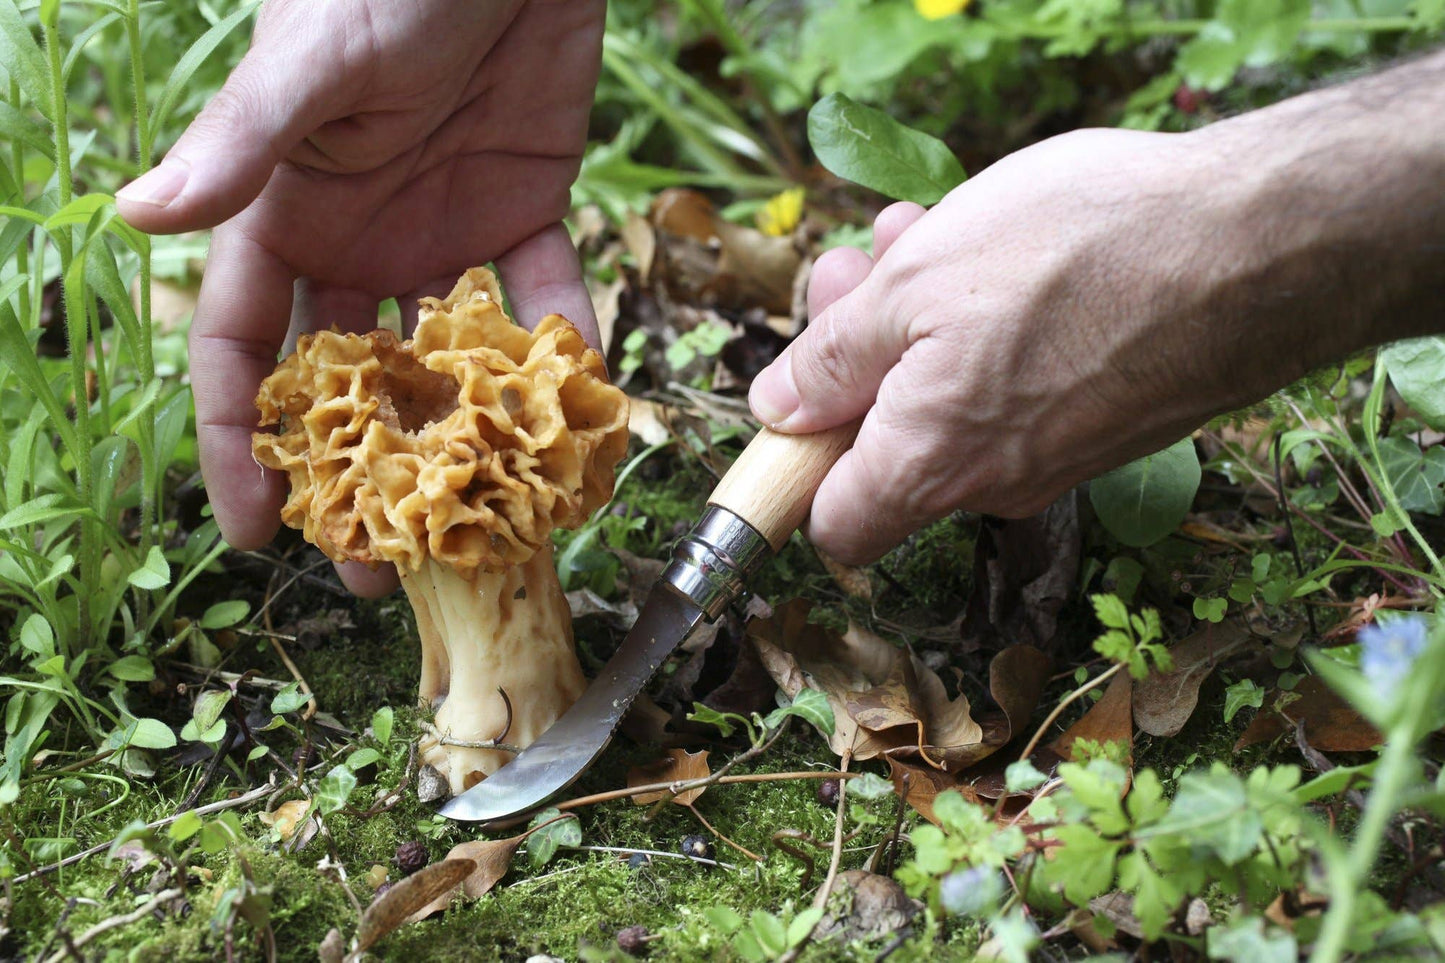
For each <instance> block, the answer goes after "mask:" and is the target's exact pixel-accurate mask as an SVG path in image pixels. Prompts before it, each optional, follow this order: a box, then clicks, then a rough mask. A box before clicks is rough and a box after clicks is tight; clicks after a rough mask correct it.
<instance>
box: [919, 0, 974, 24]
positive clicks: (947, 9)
mask: <svg viewBox="0 0 1445 963" xmlns="http://www.w3.org/2000/svg"><path fill="white" fill-rule="evenodd" d="M969 3H970V0H913V9H915V10H917V11H918V13H919V15H920V16H921V17H923V19H925V20H942V19H943V18H944V17H951V16H953V15H954V14H958V13H962V12H963V11H964V10H966V9H967V8H968V5H969Z"/></svg>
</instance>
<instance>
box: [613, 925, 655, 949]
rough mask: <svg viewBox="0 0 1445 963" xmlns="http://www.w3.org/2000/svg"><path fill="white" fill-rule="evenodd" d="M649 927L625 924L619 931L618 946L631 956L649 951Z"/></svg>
mask: <svg viewBox="0 0 1445 963" xmlns="http://www.w3.org/2000/svg"><path fill="white" fill-rule="evenodd" d="M648 935H649V934H648V932H647V927H645V926H625V927H623V928H622V929H620V930H618V931H617V948H618V949H619V950H621V951H622V952H624V953H626V954H628V955H629V956H641V955H642V954H643V953H645V952H646V951H647V940H648Z"/></svg>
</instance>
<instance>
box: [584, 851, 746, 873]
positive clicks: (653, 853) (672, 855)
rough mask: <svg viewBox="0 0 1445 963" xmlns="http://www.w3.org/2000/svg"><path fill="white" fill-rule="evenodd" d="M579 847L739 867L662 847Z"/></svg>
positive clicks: (730, 867)
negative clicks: (666, 849)
mask: <svg viewBox="0 0 1445 963" xmlns="http://www.w3.org/2000/svg"><path fill="white" fill-rule="evenodd" d="M576 848H577V849H580V850H584V851H586V852H589V853H618V854H626V855H628V856H635V855H637V854H639V853H640V854H641V855H643V856H666V857H667V858H668V859H685V860H687V861H688V862H689V863H702V864H703V865H704V866H716V867H718V868H719V869H737V867H736V866H734V865H733V864H732V863H724V862H721V861H720V860H716V859H704V858H702V857H701V856H684V855H683V854H682V853H668V852H663V851H662V850H660V849H628V848H627V847H625V846H578V847H576Z"/></svg>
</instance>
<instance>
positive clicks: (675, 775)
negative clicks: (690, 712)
mask: <svg viewBox="0 0 1445 963" xmlns="http://www.w3.org/2000/svg"><path fill="white" fill-rule="evenodd" d="M707 756H708V751H707V750H706V749H700V750H698V751H697V752H688V751H687V750H686V749H669V750H667V756H666V758H663V759H659V760H657V761H656V762H650V763H647V764H645V765H641V766H633V767H632V768H631V769H629V770H627V788H629V789H632V788H634V787H636V786H649V785H652V784H654V783H660V782H669V783H675V782H691V781H692V780H694V779H706V778H707V777H708V776H710V775H711V774H712V769H711V768H710V767H709V766H708V764H707ZM706 789H707V787H706V786H699V787H697V788H696V789H689V790H688V791H687V792H684V793H678V794H677V795H676V796H673V797H672V801H673V802H675V803H677V804H678V805H679V806H691V805H692V803H693V801H694V800H696V799H697V797H698V796H701V795H702V794H703V792H704V791H705V790H706ZM665 798H667V793H666V792H665V791H663V790H658V791H657V792H645V793H640V794H638V795H636V796H633V797H632V801H633V802H634V803H636V804H637V805H639V806H646V805H649V804H651V803H655V802H657V801H658V800H659V799H665Z"/></svg>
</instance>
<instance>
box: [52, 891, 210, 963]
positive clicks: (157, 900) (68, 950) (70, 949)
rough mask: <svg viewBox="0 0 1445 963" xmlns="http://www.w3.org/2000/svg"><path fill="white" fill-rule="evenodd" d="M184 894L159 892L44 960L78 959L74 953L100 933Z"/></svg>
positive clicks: (132, 919)
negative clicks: (72, 957)
mask: <svg viewBox="0 0 1445 963" xmlns="http://www.w3.org/2000/svg"><path fill="white" fill-rule="evenodd" d="M184 892H185V891H184V890H180V889H166V890H161V891H160V892H159V893H157V894H156V895H155V897H154V898H153V899H151V900H150V901H149V902H148V903H146V904H145V905H144V906H140V907H137V908H136V909H134V910H131V911H130V912H129V913H126V914H125V915H124V916H112V917H111V918H110V919H108V920H102V921H100V922H99V923H96V924H95V925H94V926H92V927H91V928H90V929H88V930H86V931H85V932H84V933H81V934H80V935H79V936H77V937H76V938H75V939H73V940H67V941H66V945H65V948H64V949H61V950H57V951H56V952H55V953H54V954H53V955H52V956H51V957H50V958H49V959H48V960H46V963H60V961H61V960H63V959H65V958H66V957H67V956H75V957H77V958H79V953H77V952H76V951H77V950H79V949H80V948H81V947H82V946H84V945H85V944H87V943H89V942H90V941H91V940H93V939H95V938H96V937H97V936H100V935H101V934H102V933H108V932H110V931H111V930H113V929H116V928H117V927H121V926H129V925H130V924H132V923H134V922H136V921H137V920H141V919H144V918H145V917H146V916H147V915H149V914H150V913H151V912H153V911H154V910H155V909H156V908H157V907H159V906H160V905H161V904H162V903H164V902H166V901H167V900H173V899H175V898H176V897H177V896H181V895H183V893H184Z"/></svg>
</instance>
